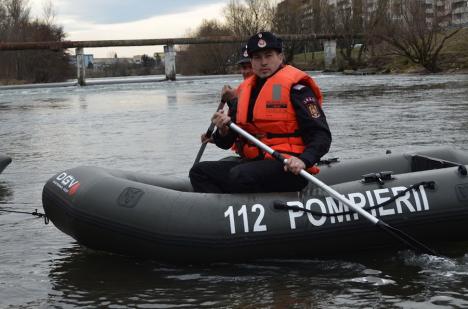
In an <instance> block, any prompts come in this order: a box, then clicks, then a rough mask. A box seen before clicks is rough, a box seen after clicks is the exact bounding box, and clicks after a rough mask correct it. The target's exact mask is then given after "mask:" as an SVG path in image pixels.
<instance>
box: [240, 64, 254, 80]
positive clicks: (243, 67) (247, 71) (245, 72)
mask: <svg viewBox="0 0 468 309" xmlns="http://www.w3.org/2000/svg"><path fill="white" fill-rule="evenodd" d="M239 70H240V73H241V74H242V77H243V78H244V79H246V78H247V77H249V76H251V75H253V71H252V65H251V64H250V62H246V63H241V64H239Z"/></svg>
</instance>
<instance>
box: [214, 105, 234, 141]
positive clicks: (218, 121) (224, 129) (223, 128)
mask: <svg viewBox="0 0 468 309" xmlns="http://www.w3.org/2000/svg"><path fill="white" fill-rule="evenodd" d="M229 121H231V117H229V116H228V115H226V114H225V113H224V111H223V110H219V111H217V112H216V113H214V114H213V116H212V117H211V122H213V124H214V125H215V126H216V127H217V128H218V130H219V133H220V134H221V136H225V135H226V134H227V133H228V131H229V127H228V126H227V124H228V123H229Z"/></svg>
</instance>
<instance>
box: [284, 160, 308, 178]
mask: <svg viewBox="0 0 468 309" xmlns="http://www.w3.org/2000/svg"><path fill="white" fill-rule="evenodd" d="M305 168H306V166H305V163H304V162H302V160H301V159H299V158H298V157H290V158H288V159H287V160H286V164H285V165H284V171H285V172H287V171H290V172H291V173H293V174H294V175H299V173H300V172H301V170H305Z"/></svg>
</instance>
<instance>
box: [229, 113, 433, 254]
mask: <svg viewBox="0 0 468 309" xmlns="http://www.w3.org/2000/svg"><path fill="white" fill-rule="evenodd" d="M228 126H229V127H230V128H231V129H232V130H234V131H235V132H237V133H238V134H240V135H242V136H243V137H245V138H246V139H247V140H249V141H250V142H252V143H253V144H255V145H256V146H257V147H259V148H260V149H262V150H263V151H265V152H267V153H269V154H270V155H271V156H272V157H273V158H275V159H276V160H278V161H280V162H283V163H285V164H286V163H287V159H286V158H285V157H284V156H283V155H281V153H279V152H277V151H275V150H274V149H272V148H270V147H268V146H267V145H265V144H263V143H262V142H260V141H259V140H258V139H256V138H255V137H254V136H253V135H251V134H250V133H248V132H246V131H244V130H243V129H242V128H240V127H239V126H237V125H236V124H235V123H233V122H232V121H230V122H229V123H228ZM300 175H301V176H302V177H304V178H305V179H307V180H309V181H311V182H313V183H314V184H316V185H317V186H319V187H320V188H322V189H323V190H324V191H326V192H327V193H328V194H330V195H331V196H332V197H334V198H335V199H337V200H339V201H341V202H342V203H343V204H344V205H346V206H348V207H349V208H350V209H352V210H353V211H354V212H356V213H358V214H359V215H361V216H363V217H364V218H366V219H367V220H369V221H370V222H371V223H372V224H374V225H376V226H377V227H379V228H381V229H382V230H384V231H385V232H387V233H388V234H390V235H391V236H393V237H394V238H396V239H398V240H399V241H401V242H403V243H404V244H405V245H407V246H408V247H410V248H412V249H414V250H416V251H418V252H421V253H427V254H432V255H436V253H435V251H434V250H432V249H430V248H429V247H427V246H426V245H424V244H422V243H421V242H419V241H417V240H416V239H414V238H413V237H411V236H410V235H408V234H406V233H404V232H403V231H401V230H399V229H397V228H394V227H392V226H390V225H388V224H386V223H385V222H383V221H382V220H380V219H378V218H376V217H374V216H373V215H371V214H370V213H368V212H367V211H365V210H364V209H362V208H360V207H357V206H355V205H354V204H353V203H352V202H351V201H349V200H348V199H346V198H345V197H344V196H342V195H341V194H340V193H338V192H337V191H335V190H334V189H332V188H331V187H329V186H328V185H326V184H325V183H323V182H322V181H320V180H319V179H317V178H315V177H314V176H312V175H311V174H309V173H308V172H306V171H305V170H301V172H300Z"/></svg>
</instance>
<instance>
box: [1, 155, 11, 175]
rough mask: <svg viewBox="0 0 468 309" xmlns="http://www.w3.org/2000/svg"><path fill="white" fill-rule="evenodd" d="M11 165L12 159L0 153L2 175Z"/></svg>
mask: <svg viewBox="0 0 468 309" xmlns="http://www.w3.org/2000/svg"><path fill="white" fill-rule="evenodd" d="M10 163H11V158H10V157H9V156H6V155H4V154H1V153H0V173H2V172H3V170H4V169H5V168H6V167H7V166H8V164H10Z"/></svg>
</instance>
